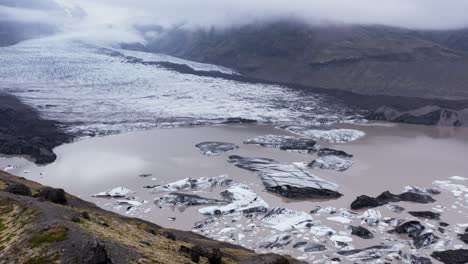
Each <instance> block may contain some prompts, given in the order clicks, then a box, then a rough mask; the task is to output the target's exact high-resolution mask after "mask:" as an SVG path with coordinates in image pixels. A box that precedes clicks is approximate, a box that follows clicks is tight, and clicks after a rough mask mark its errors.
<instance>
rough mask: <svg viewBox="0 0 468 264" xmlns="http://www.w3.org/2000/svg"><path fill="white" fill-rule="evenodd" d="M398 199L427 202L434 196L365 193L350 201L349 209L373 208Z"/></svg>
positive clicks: (432, 199)
mask: <svg viewBox="0 0 468 264" xmlns="http://www.w3.org/2000/svg"><path fill="white" fill-rule="evenodd" d="M400 201H404V202H413V203H421V204H427V203H433V202H435V201H436V200H434V198H432V197H431V196H429V195H426V194H420V193H416V192H404V193H402V194H399V195H395V194H392V193H390V192H389V191H386V192H383V193H382V194H380V195H379V196H377V197H375V198H374V197H370V196H367V195H361V196H359V197H357V198H356V200H354V201H353V202H352V203H351V209H353V210H358V209H363V208H373V207H378V206H382V205H385V204H388V203H390V202H400Z"/></svg>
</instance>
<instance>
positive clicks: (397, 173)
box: [0, 123, 468, 246]
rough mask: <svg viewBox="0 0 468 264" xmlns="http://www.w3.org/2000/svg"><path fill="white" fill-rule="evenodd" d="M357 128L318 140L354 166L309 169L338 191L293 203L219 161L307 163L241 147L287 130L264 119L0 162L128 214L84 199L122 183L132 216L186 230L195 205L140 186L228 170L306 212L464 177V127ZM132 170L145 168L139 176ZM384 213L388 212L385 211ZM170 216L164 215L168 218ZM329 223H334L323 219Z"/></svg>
mask: <svg viewBox="0 0 468 264" xmlns="http://www.w3.org/2000/svg"><path fill="white" fill-rule="evenodd" d="M343 127H346V128H351V129H357V130H361V131H364V132H365V133H366V136H365V137H364V138H361V139H359V140H356V141H354V142H349V143H345V144H327V143H322V145H323V146H326V147H331V148H335V149H340V150H344V151H346V152H348V153H350V154H353V155H354V162H355V163H354V165H353V166H352V167H351V168H350V169H349V170H347V171H345V172H336V171H330V170H317V169H314V170H310V171H311V172H312V173H313V174H315V175H317V176H319V177H321V178H323V179H326V180H329V181H331V182H334V183H337V184H339V185H340V189H339V191H340V192H341V193H342V194H343V195H344V196H343V197H342V198H340V199H337V200H326V201H325V200H322V201H294V200H288V199H284V198H281V197H279V196H277V195H275V194H272V193H268V192H266V191H265V190H264V187H263V185H262V183H261V181H260V179H259V178H258V177H257V176H256V175H255V174H253V173H251V172H249V171H246V170H242V169H239V168H237V167H235V166H233V165H232V164H229V163H228V162H227V157H228V156H229V155H232V154H236V155H242V156H252V157H265V158H273V159H276V160H279V161H283V162H307V163H308V162H310V161H312V160H313V159H314V157H315V156H314V155H310V154H300V153H293V152H285V151H281V150H279V149H273V148H264V147H260V146H255V145H244V144H242V142H243V141H244V140H247V139H250V138H253V137H256V136H260V135H265V134H277V135H292V134H290V133H289V132H287V131H284V130H281V129H277V128H275V127H272V126H268V125H246V126H239V125H236V126H211V127H197V128H174V129H156V130H148V131H139V132H130V133H125V134H120V135H111V136H104V137H96V138H87V139H82V140H79V141H77V142H74V143H71V144H66V145H62V146H60V147H58V148H56V149H55V152H56V153H57V155H58V159H57V161H56V162H54V163H53V164H50V165H47V166H39V167H38V166H36V165H35V164H33V163H31V162H30V161H28V160H27V159H24V158H20V157H4V158H2V159H0V168H5V167H7V165H14V166H17V167H16V168H13V169H10V170H9V172H10V173H13V174H16V175H19V176H24V177H26V178H28V179H30V180H33V181H37V182H40V183H42V184H45V185H49V186H53V187H59V188H64V189H65V190H67V191H68V192H69V193H71V194H74V195H77V196H79V197H81V198H82V199H84V200H88V201H91V202H94V203H96V204H98V205H99V206H101V207H103V208H105V209H110V210H115V211H118V212H120V213H122V214H126V213H128V212H127V211H126V207H119V206H117V205H115V200H112V199H103V198H95V197H92V195H93V194H96V193H98V192H102V191H106V190H109V189H112V188H114V187H118V186H123V187H126V188H129V189H131V190H133V191H135V192H136V194H135V196H136V197H138V198H137V200H140V201H141V200H146V201H148V203H147V204H144V205H143V206H141V207H140V208H139V209H138V211H132V212H131V215H132V216H138V217H141V218H144V219H146V220H150V221H152V222H154V223H156V224H159V225H162V226H165V227H169V228H177V229H183V230H191V229H192V227H193V224H194V222H196V221H198V220H202V219H204V217H203V216H202V215H200V214H199V213H198V212H197V210H198V209H199V208H200V207H190V208H170V209H160V208H158V207H156V206H155V205H154V204H153V200H154V199H155V198H156V197H159V196H161V195H162V194H158V195H156V194H152V193H150V192H149V191H148V190H147V189H144V188H142V187H143V186H146V185H155V184H161V183H169V182H173V181H176V180H180V179H183V178H187V177H191V178H198V177H214V176H219V175H224V174H226V175H228V176H229V177H230V178H231V179H233V180H235V181H236V182H239V183H243V184H247V185H249V186H250V187H251V188H252V189H253V190H254V191H255V192H256V193H257V194H259V195H260V196H261V197H262V198H263V199H264V200H265V201H266V202H268V203H269V205H270V207H286V208H289V209H293V210H300V211H305V212H309V211H310V210H311V209H313V208H315V207H316V206H318V205H320V206H333V207H337V208H349V205H350V203H351V202H352V201H353V200H354V199H355V198H356V197H357V196H359V195H361V194H367V195H371V196H375V195H378V194H380V193H382V192H383V191H385V190H389V191H391V192H394V193H400V192H402V191H403V188H404V187H405V186H407V185H414V186H419V187H431V184H432V182H433V181H434V180H449V177H451V176H464V177H468V129H467V128H440V127H425V126H413V125H401V124H388V123H382V124H379V123H373V124H365V125H343ZM203 141H223V142H231V143H236V144H238V145H239V146H240V148H239V149H237V150H235V151H231V152H227V153H225V154H222V155H220V156H214V157H206V156H204V155H202V154H201V153H200V152H199V150H198V149H197V148H195V147H194V146H195V144H197V143H200V142H203ZM140 174H151V176H149V177H145V178H143V177H139V175H140ZM221 190H222V189H218V188H215V189H213V190H207V191H199V192H196V194H200V195H202V196H209V197H217V196H218V194H219V192H220V191H221ZM437 203H438V204H439V205H442V206H445V207H450V206H452V204H451V203H452V200H450V197H449V196H441V197H439V198H438V201H437ZM399 205H401V206H403V207H405V208H407V209H412V208H414V209H417V210H431V208H433V207H434V205H414V204H408V203H401V204H399ZM466 213H467V212H462V214H461V213H460V209H457V210H452V211H449V210H448V211H447V212H444V213H443V214H442V219H443V220H444V221H446V222H451V223H454V224H455V223H461V224H463V223H468V220H467V218H466ZM390 216H391V215H390ZM170 217H175V218H176V220H175V221H172V220H170V219H169V218H170ZM327 224H328V225H329V226H331V227H334V226H339V225H342V224H341V223H337V222H331V221H330V222H328V223H327ZM355 244H357V245H358V246H370V245H373V244H375V241H365V240H360V239H358V240H357V241H356V240H355Z"/></svg>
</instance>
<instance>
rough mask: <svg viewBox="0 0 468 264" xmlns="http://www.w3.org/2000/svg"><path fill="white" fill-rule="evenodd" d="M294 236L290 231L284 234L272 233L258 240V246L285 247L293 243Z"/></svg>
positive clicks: (269, 247) (268, 247)
mask: <svg viewBox="0 0 468 264" xmlns="http://www.w3.org/2000/svg"><path fill="white" fill-rule="evenodd" d="M291 242H292V236H291V235H290V234H288V233H283V234H271V235H269V236H267V237H266V238H264V239H262V240H260V241H258V242H257V247H258V248H267V249H274V248H284V247H286V246H287V245H289V244H291Z"/></svg>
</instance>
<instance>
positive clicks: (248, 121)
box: [224, 117, 257, 124]
mask: <svg viewBox="0 0 468 264" xmlns="http://www.w3.org/2000/svg"><path fill="white" fill-rule="evenodd" d="M224 123H225V124H255V123H257V120H253V119H247V118H241V117H230V118H227V119H226V121H225V122H224Z"/></svg>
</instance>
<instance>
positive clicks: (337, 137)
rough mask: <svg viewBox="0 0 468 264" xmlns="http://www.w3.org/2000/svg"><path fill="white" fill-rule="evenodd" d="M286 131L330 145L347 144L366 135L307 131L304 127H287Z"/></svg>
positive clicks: (331, 130) (341, 130)
mask: <svg viewBox="0 0 468 264" xmlns="http://www.w3.org/2000/svg"><path fill="white" fill-rule="evenodd" d="M285 128H286V130H288V131H291V132H293V133H296V134H298V135H301V136H304V137H307V138H312V139H315V140H318V141H324V142H330V143H347V142H350V141H355V140H358V139H360V138H362V137H364V136H365V135H366V133H364V132H362V131H359V130H354V129H329V130H324V129H308V128H306V127H297V126H289V127H285Z"/></svg>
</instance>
